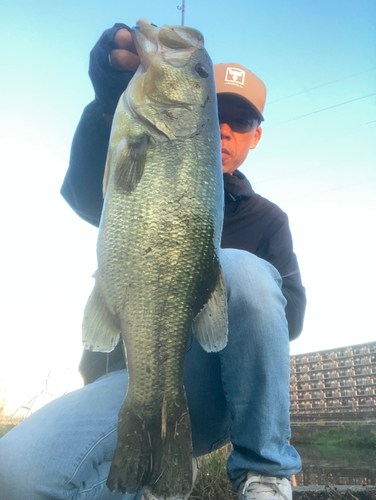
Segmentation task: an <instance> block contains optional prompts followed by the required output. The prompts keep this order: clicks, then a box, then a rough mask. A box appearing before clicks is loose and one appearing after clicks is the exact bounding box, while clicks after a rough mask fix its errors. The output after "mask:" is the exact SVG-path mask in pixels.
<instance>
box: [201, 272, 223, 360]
mask: <svg viewBox="0 0 376 500" xmlns="http://www.w3.org/2000/svg"><path fill="white" fill-rule="evenodd" d="M192 331H193V334H194V336H195V337H196V339H197V341H198V343H199V344H200V345H201V347H202V348H203V349H205V351H207V352H218V351H221V350H222V349H223V348H224V347H226V344H227V334H228V320H227V294H226V285H225V280H224V278H223V273H222V269H221V268H220V269H219V276H218V281H217V285H216V287H215V289H214V291H213V293H212V294H211V296H210V298H209V300H208V302H207V303H206V304H205V306H204V308H203V309H202V310H201V311H200V312H199V313H198V315H197V316H196V318H195V319H194V321H193V324H192Z"/></svg>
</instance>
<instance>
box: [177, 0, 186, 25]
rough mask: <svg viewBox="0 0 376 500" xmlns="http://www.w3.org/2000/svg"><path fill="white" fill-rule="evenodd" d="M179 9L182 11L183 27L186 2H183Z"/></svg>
mask: <svg viewBox="0 0 376 500" xmlns="http://www.w3.org/2000/svg"><path fill="white" fill-rule="evenodd" d="M178 9H179V10H181V25H182V26H184V15H185V0H183V3H182V4H181V5H178Z"/></svg>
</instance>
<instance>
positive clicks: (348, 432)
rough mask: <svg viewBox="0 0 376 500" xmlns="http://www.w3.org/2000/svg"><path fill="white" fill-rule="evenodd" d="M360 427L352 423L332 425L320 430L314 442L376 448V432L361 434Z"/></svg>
mask: <svg viewBox="0 0 376 500" xmlns="http://www.w3.org/2000/svg"><path fill="white" fill-rule="evenodd" d="M361 431H362V427H361V426H357V425H352V426H349V427H342V426H341V427H332V428H331V429H325V430H323V431H321V432H320V433H319V434H318V435H317V437H316V439H315V441H314V444H316V445H318V446H323V445H325V446H339V447H344V448H352V447H356V448H360V449H367V448H368V449H373V450H376V433H375V432H371V434H368V435H367V436H364V435H362V432H361Z"/></svg>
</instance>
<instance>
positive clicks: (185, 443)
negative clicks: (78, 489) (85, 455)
mask: <svg viewBox="0 0 376 500" xmlns="http://www.w3.org/2000/svg"><path fill="white" fill-rule="evenodd" d="M147 414H148V412H146V411H145V410H144V409H143V408H140V407H138V408H137V406H136V405H134V404H132V405H131V404H127V401H125V402H124V405H123V407H122V409H121V410H120V413H119V427H118V444H117V448H116V451H115V455H114V458H113V461H112V465H111V469H110V473H109V476H108V480H107V486H108V487H109V489H110V490H111V491H114V490H115V491H117V492H119V493H136V492H137V491H140V490H141V488H142V487H144V486H147V487H148V489H149V490H150V492H151V493H152V494H153V495H155V496H156V497H157V498H169V499H173V498H176V499H183V498H188V496H189V495H190V493H191V491H192V488H193V470H192V469H193V466H192V444H191V422H190V418H189V414H188V408H187V404H186V399H185V396H184V398H182V400H181V403H178V404H176V401H175V402H172V403H171V405H169V404H168V402H167V401H166V399H163V402H162V409H161V415H160V417H159V418H155V416H150V417H148V416H147Z"/></svg>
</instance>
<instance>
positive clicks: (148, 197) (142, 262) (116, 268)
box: [83, 25, 227, 499]
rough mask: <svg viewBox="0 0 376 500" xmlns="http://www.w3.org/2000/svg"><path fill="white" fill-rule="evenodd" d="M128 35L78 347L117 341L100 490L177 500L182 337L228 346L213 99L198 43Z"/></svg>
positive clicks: (183, 424) (181, 492) (160, 33)
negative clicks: (127, 69) (121, 364)
mask: <svg viewBox="0 0 376 500" xmlns="http://www.w3.org/2000/svg"><path fill="white" fill-rule="evenodd" d="M133 37H134V40H135V44H136V47H137V51H138V54H139V55H140V59H141V65H140V67H139V69H138V70H137V72H136V74H135V76H134V77H133V79H132V80H131V82H130V84H129V86H128V88H127V90H126V91H125V93H124V94H123V95H122V96H121V98H120V101H119V104H118V107H117V109H116V113H115V116H114V121H113V125H112V131H111V137H110V144H109V150H108V156H107V162H106V169H105V175H104V195H105V199H104V206H103V212H102V218H101V222H100V227H99V234H98V243H97V257H98V269H97V271H96V272H95V275H94V277H95V286H94V289H93V291H92V293H91V295H90V297H89V300H88V303H87V305H86V308H85V313H84V321H83V342H84V346H85V347H86V348H87V349H91V350H94V351H104V352H110V351H111V350H112V349H113V348H114V347H115V346H116V344H117V343H118V341H119V339H120V336H121V337H122V339H123V342H124V346H125V351H126V360H127V368H128V372H129V387H128V393H127V395H126V399H125V401H124V404H123V406H122V407H121V409H120V412H119V425H118V443H117V448H116V451H115V455H114V458H113V461H112V465H111V470H110V474H109V478H108V481H107V485H108V487H109V488H110V490H112V491H113V490H116V491H118V492H121V493H125V492H128V493H134V492H136V491H139V490H140V489H141V488H142V487H143V486H148V488H149V490H150V491H151V492H152V493H153V494H154V495H155V496H157V497H158V498H168V499H172V498H176V499H178V498H179V499H180V498H184V497H187V496H188V495H189V493H190V492H191V490H192V486H193V485H192V442H191V424H190V418H189V413H188V408H187V401H186V396H185V392H184V387H183V367H184V359H185V353H186V349H187V342H188V338H189V334H190V330H191V328H192V330H193V332H194V334H195V336H196V337H197V339H198V341H199V342H200V344H201V345H202V346H203V348H204V349H206V350H207V351H218V350H220V349H222V348H223V347H224V346H225V345H226V343H227V301H226V290H225V285H224V280H223V275H222V271H221V267H220V263H219V258H218V253H219V246H220V239H221V232H222V224H223V199H224V194H223V178H222V167H221V152H220V132H219V124H218V117H217V100H216V94H215V83H214V76H213V67H212V62H211V60H210V57H209V55H208V53H207V52H206V50H205V49H204V41H203V37H202V35H201V33H199V32H198V31H196V30H194V29H191V28H186V27H181V26H171V27H168V26H162V27H161V28H155V27H153V26H150V25H140V26H138V27H136V28H135V29H134V31H133Z"/></svg>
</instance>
